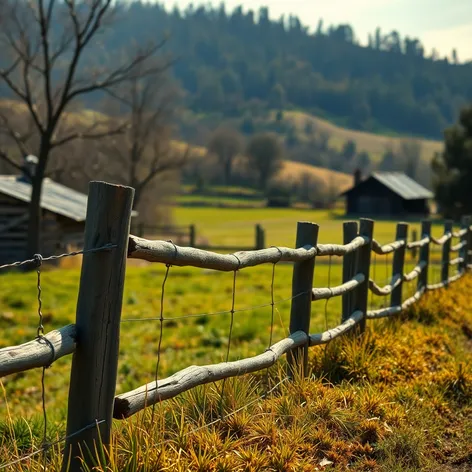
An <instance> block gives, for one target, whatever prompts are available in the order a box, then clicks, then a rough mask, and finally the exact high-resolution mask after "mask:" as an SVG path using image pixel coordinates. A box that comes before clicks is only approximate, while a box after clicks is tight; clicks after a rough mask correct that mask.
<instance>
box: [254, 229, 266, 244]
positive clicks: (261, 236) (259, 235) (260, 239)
mask: <svg viewBox="0 0 472 472" xmlns="http://www.w3.org/2000/svg"><path fill="white" fill-rule="evenodd" d="M255 248H256V249H264V248H265V231H264V228H263V227H262V226H261V225H260V224H257V225H256V244H255Z"/></svg>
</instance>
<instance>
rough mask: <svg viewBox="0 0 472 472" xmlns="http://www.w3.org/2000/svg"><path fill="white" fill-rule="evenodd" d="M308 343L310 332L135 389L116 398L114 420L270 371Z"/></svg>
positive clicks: (194, 367) (300, 333)
mask: <svg viewBox="0 0 472 472" xmlns="http://www.w3.org/2000/svg"><path fill="white" fill-rule="evenodd" d="M308 340H309V338H308V335H307V334H306V333H304V332H303V331H297V332H295V333H293V334H291V335H290V336H289V337H288V338H285V339H283V340H282V341H279V342H278V343H276V344H274V345H273V346H271V347H270V348H269V349H268V350H267V351H265V352H264V353H262V354H259V355H257V356H254V357H249V358H247V359H241V360H239V361H233V362H222V363H220V364H211V365H203V366H190V367H187V368H186V369H183V370H181V371H179V372H177V373H175V374H174V375H171V376H170V377H168V378H166V379H162V380H158V382H157V388H156V382H155V381H153V382H149V383H148V384H146V385H143V386H142V387H139V388H137V389H135V390H132V391H130V392H127V393H124V394H121V395H118V396H117V397H116V398H115V403H114V409H113V417H114V418H128V417H129V416H131V415H133V414H135V413H137V412H138V411H141V410H143V409H144V408H146V407H147V406H151V405H153V404H155V403H157V402H159V401H162V400H167V399H169V398H173V397H175V396H177V395H179V394H180V393H182V392H185V391H187V390H190V389H191V388H194V387H196V386H198V385H204V384H207V383H210V382H216V381H217V380H222V379H227V378H230V377H236V376H239V375H243V374H247V373H250V372H256V371H259V370H262V369H266V368H268V367H270V366H272V365H274V364H275V363H276V362H277V360H278V359H280V358H281V357H282V356H283V355H284V354H286V353H287V352H289V351H291V350H292V349H295V348H297V347H299V346H302V345H304V344H307V343H308Z"/></svg>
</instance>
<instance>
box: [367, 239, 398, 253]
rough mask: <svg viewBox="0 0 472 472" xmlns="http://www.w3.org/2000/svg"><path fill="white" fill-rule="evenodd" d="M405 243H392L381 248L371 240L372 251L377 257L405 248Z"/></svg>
mask: <svg viewBox="0 0 472 472" xmlns="http://www.w3.org/2000/svg"><path fill="white" fill-rule="evenodd" d="M405 245H406V241H405V240H401V241H394V242H393V243H388V244H384V245H383V246H381V245H380V244H379V243H378V242H377V241H376V240H375V239H373V240H372V251H374V252H375V253H376V254H379V255H384V254H385V255H386V254H390V253H392V252H395V251H397V250H398V249H400V248H402V247H405Z"/></svg>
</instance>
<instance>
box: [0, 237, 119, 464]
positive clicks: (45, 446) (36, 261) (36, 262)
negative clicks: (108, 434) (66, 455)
mask: <svg viewBox="0 0 472 472" xmlns="http://www.w3.org/2000/svg"><path fill="white" fill-rule="evenodd" d="M115 247H117V245H116V244H111V243H110V244H105V245H103V246H100V247H97V248H92V249H82V250H79V251H72V252H68V253H63V254H58V255H52V256H48V257H43V256H42V255H41V254H35V255H34V256H33V257H32V258H31V259H26V260H23V261H17V262H12V263H9V264H3V265H1V266H0V269H7V268H18V267H23V266H27V265H32V266H34V267H36V291H37V297H36V300H37V303H38V305H37V314H38V326H37V328H36V339H37V340H38V342H42V343H45V344H47V345H48V347H49V349H50V350H51V361H50V362H49V364H48V365H46V366H44V367H42V371H41V410H42V416H43V433H42V444H41V447H40V448H39V449H38V450H37V451H34V452H32V453H30V454H28V455H26V456H24V457H21V458H18V459H16V460H14V461H12V462H9V463H6V464H2V465H0V469H5V468H7V467H11V466H12V465H15V464H18V463H19V462H22V461H25V460H27V459H30V458H32V457H35V456H36V455H39V454H42V455H43V457H42V466H43V469H44V470H46V467H47V451H48V450H49V449H50V448H51V447H52V446H54V445H55V444H58V443H59V442H61V441H63V440H66V439H69V438H71V437H73V436H75V435H77V434H79V433H81V432H83V431H84V430H86V429H88V428H89V427H90V425H89V426H87V427H85V428H82V429H81V430H79V431H77V432H75V433H73V434H71V435H69V436H66V437H64V438H61V439H59V440H57V441H55V442H53V443H48V442H47V431H48V415H47V409H46V369H48V368H50V367H51V365H52V364H53V362H54V361H55V359H56V351H55V348H54V344H53V343H52V342H51V341H50V340H49V339H48V338H47V337H46V336H44V324H43V323H44V317H43V301H42V286H41V269H42V265H43V263H44V262H45V261H52V260H58V259H62V258H65V257H74V256H78V255H80V254H87V253H93V252H99V251H105V250H109V249H113V248H115ZM103 421H104V420H103ZM103 421H101V422H103ZM101 422H100V423H101ZM95 424H99V423H93V425H95ZM93 425H92V426H93Z"/></svg>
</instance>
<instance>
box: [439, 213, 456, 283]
mask: <svg viewBox="0 0 472 472" xmlns="http://www.w3.org/2000/svg"><path fill="white" fill-rule="evenodd" d="M452 225H453V222H452V220H446V221H445V222H444V234H447V233H449V234H451V236H452ZM451 249H452V248H451V239H448V240H447V241H446V242H445V243H444V245H443V247H442V250H441V283H442V284H447V283H448V280H449V260H450V258H451Z"/></svg>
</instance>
